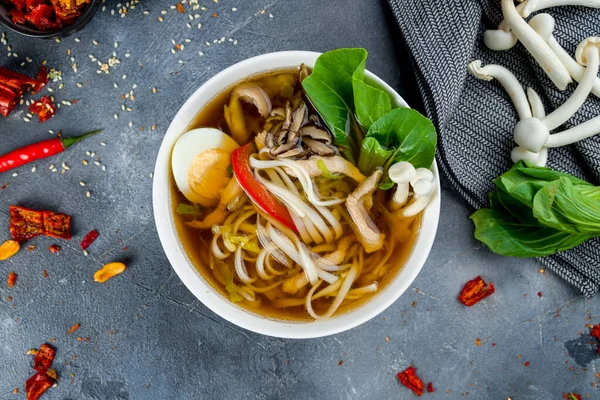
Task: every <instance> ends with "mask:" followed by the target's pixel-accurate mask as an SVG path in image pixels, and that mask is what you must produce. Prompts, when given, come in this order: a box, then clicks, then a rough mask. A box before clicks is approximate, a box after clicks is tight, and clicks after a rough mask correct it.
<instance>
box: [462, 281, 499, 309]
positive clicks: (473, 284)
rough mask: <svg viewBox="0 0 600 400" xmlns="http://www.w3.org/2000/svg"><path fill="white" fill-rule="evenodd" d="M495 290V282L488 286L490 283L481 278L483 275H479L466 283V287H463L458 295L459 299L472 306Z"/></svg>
mask: <svg viewBox="0 0 600 400" xmlns="http://www.w3.org/2000/svg"><path fill="white" fill-rule="evenodd" d="M495 290H496V289H494V285H493V284H491V283H490V284H489V286H488V284H487V283H485V281H484V280H483V279H481V276H477V277H476V278H475V279H472V280H470V281H469V282H467V283H466V284H465V287H463V289H462V290H461V291H460V294H459V295H458V301H460V302H461V303H463V304H464V305H465V306H467V307H471V306H472V305H474V304H476V303H478V302H479V301H480V300H482V299H484V298H486V297H488V296H489V295H491V294H492V293H494V292H495Z"/></svg>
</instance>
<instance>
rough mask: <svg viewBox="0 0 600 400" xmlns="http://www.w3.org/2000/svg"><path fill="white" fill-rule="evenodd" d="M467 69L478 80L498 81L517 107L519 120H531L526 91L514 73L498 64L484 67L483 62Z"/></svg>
mask: <svg viewBox="0 0 600 400" xmlns="http://www.w3.org/2000/svg"><path fill="white" fill-rule="evenodd" d="M467 69H468V70H469V72H470V73H471V75H473V76H474V77H476V78H479V79H483V80H486V81H491V80H492V79H497V80H498V82H500V84H501V85H502V87H503V88H504V90H506V92H507V93H508V95H509V96H510V99H511V100H512V102H513V104H514V105H515V108H516V109H517V114H519V119H524V118H531V116H532V115H531V109H530V108H529V103H528V101H527V96H525V91H524V90H523V88H522V87H521V84H520V83H519V81H518V80H517V78H516V77H515V76H514V75H513V73H512V72H510V71H509V70H508V69H506V68H504V67H502V66H500V65H496V64H489V65H486V66H485V67H483V66H482V65H481V60H475V61H471V62H470V63H469V65H467Z"/></svg>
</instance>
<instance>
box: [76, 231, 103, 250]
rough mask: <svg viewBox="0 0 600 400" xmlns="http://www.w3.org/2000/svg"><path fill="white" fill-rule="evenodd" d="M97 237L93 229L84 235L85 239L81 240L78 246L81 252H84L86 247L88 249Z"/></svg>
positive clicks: (96, 232)
mask: <svg viewBox="0 0 600 400" xmlns="http://www.w3.org/2000/svg"><path fill="white" fill-rule="evenodd" d="M98 235H99V233H98V231H97V230H95V229H93V230H91V231H89V232H88V234H87V235H85V237H84V238H83V240H82V241H81V243H80V244H79V246H80V247H81V250H85V249H87V248H88V247H90V245H91V244H92V243H94V240H96V238H97V237H98Z"/></svg>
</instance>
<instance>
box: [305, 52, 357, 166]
mask: <svg viewBox="0 0 600 400" xmlns="http://www.w3.org/2000/svg"><path fill="white" fill-rule="evenodd" d="M366 60H367V51H366V50H365V49H338V50H332V51H328V52H327V53H324V54H322V55H321V56H320V57H319V58H318V59H317V62H316V63H315V66H314V68H313V71H312V73H311V74H310V75H309V76H308V77H307V78H305V79H304V80H303V81H302V87H303V88H304V90H305V92H306V94H307V95H308V97H309V98H310V100H311V102H312V103H313V105H314V106H315V108H316V109H317V111H318V112H319V114H320V115H321V117H322V118H323V120H324V121H325V123H326V124H327V126H328V127H329V129H330V130H331V132H332V133H333V137H334V140H335V144H336V145H337V146H338V147H339V148H340V151H341V153H342V155H343V156H344V158H346V159H347V160H349V161H352V162H354V154H353V153H354V147H357V144H356V143H353V141H354V138H352V137H351V136H350V132H349V129H347V127H349V126H350V118H351V117H352V114H353V113H354V92H353V86H352V85H353V80H354V79H357V80H360V81H362V80H363V79H364V71H365V64H366Z"/></svg>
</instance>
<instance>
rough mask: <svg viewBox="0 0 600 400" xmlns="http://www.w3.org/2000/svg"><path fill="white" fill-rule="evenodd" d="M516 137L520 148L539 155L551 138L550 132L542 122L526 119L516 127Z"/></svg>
mask: <svg viewBox="0 0 600 400" xmlns="http://www.w3.org/2000/svg"><path fill="white" fill-rule="evenodd" d="M514 136H515V142H516V143H517V144H518V145H519V146H521V147H523V148H524V149H525V150H528V151H531V152H533V153H539V151H540V150H541V149H542V147H544V145H545V144H546V142H547V141H548V138H550V131H549V130H548V128H547V127H546V125H544V123H543V122H542V121H541V120H539V119H537V118H524V119H522V120H520V121H519V122H518V123H517V125H516V126H515V130H514Z"/></svg>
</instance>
